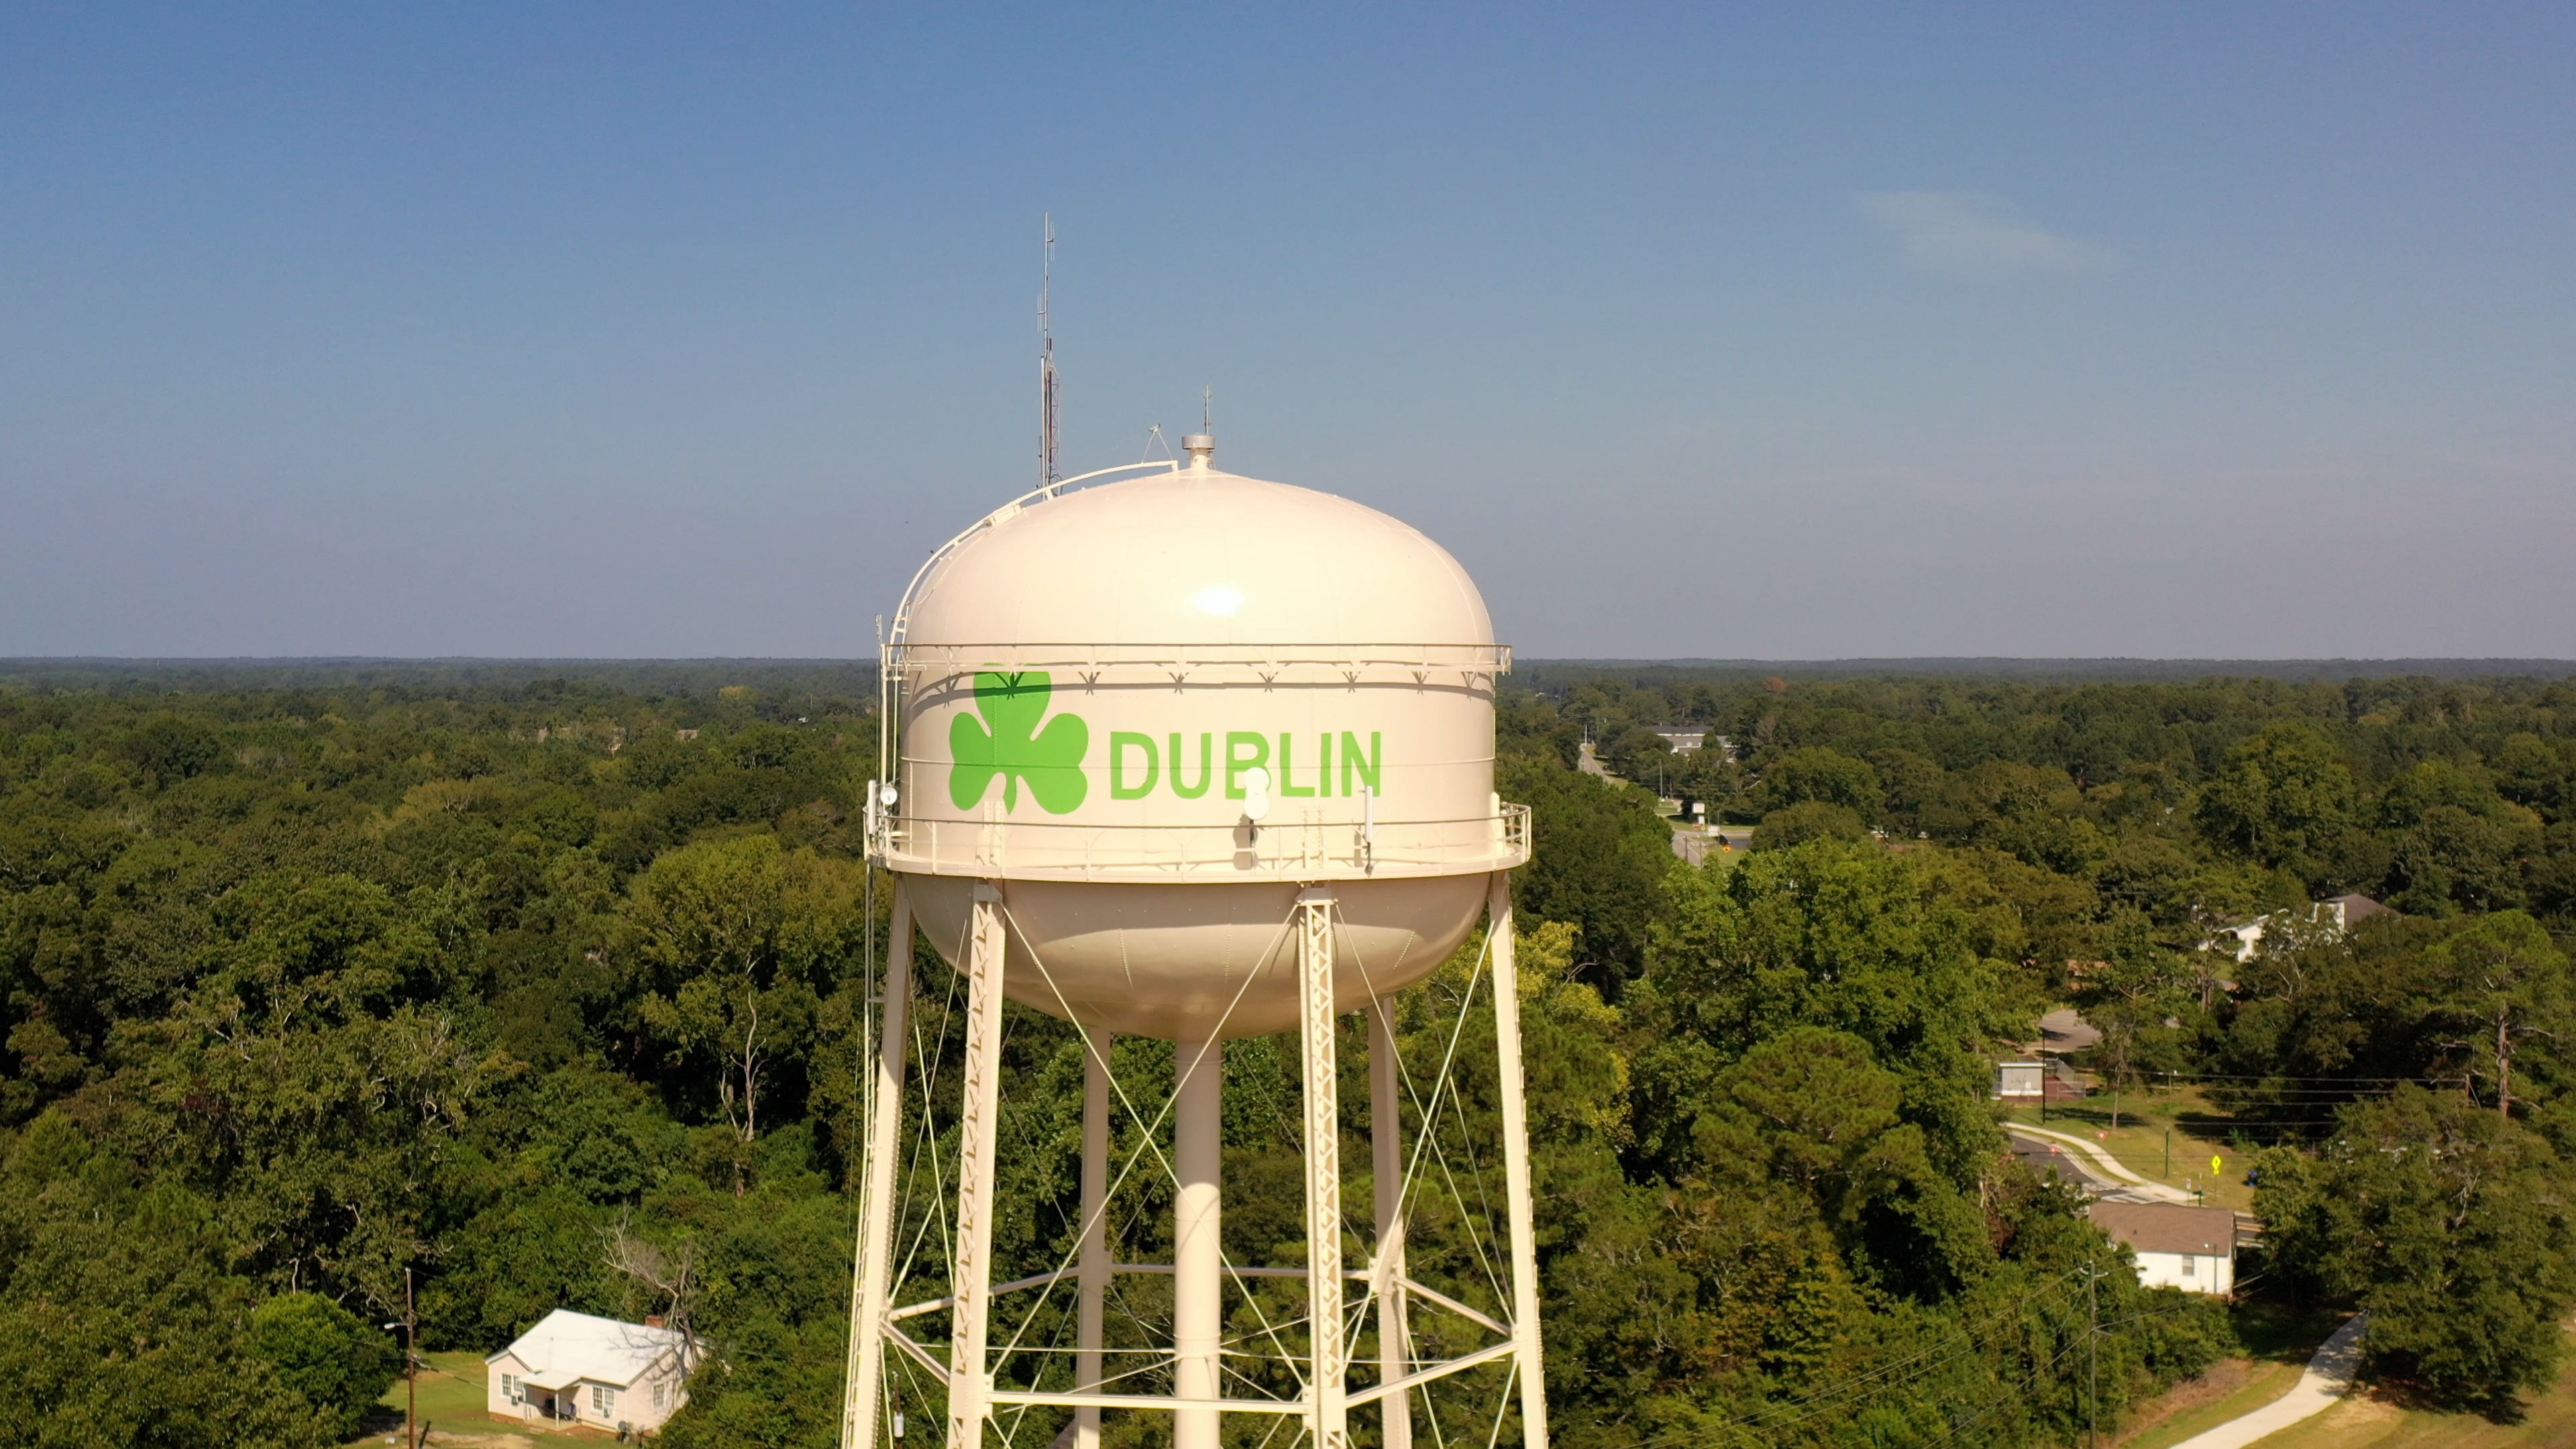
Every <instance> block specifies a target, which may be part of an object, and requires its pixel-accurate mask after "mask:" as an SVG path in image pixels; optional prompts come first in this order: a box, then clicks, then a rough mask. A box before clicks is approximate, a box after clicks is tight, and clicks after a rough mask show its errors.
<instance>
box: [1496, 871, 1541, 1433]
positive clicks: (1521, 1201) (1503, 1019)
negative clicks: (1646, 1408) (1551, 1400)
mask: <svg viewBox="0 0 2576 1449" xmlns="http://www.w3.org/2000/svg"><path fill="white" fill-rule="evenodd" d="M1485 918H1486V926H1487V931H1488V935H1487V938H1486V939H1487V942H1488V949H1489V950H1490V951H1491V952H1492V955H1493V962H1494V1056H1495V1065H1496V1069H1497V1070H1496V1075H1497V1077H1498V1078H1499V1081H1498V1082H1497V1085H1498V1086H1499V1087H1500V1088H1501V1092H1502V1098H1503V1103H1502V1106H1503V1196H1504V1198H1505V1200H1506V1201H1507V1203H1508V1205H1509V1209H1510V1216H1511V1233H1512V1363H1513V1367H1514V1368H1515V1369H1516V1370H1517V1371H1518V1373H1519V1378H1520V1385H1521V1443H1522V1445H1523V1446H1524V1449H1547V1375H1546V1373H1545V1371H1544V1369H1543V1367H1542V1364H1541V1361H1540V1356H1539V1341H1538V1233H1537V1230H1536V1227H1535V1226H1534V1225H1533V1224H1532V1222H1531V1220H1530V1171H1529V1109H1528V1107H1527V1106H1526V1104H1525V1103H1524V1102H1523V1100H1522V1096H1521V1092H1522V1086H1521V984H1520V970H1519V967H1518V966H1517V964H1516V963H1515V962H1514V960H1513V955H1512V878H1511V873H1510V872H1508V871H1499V870H1498V871H1496V872H1494V876H1493V884H1492V886H1491V887H1490V888H1489V889H1488V891H1487V893H1486V896H1485Z"/></svg>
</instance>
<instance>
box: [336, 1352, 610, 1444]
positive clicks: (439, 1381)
mask: <svg viewBox="0 0 2576 1449" xmlns="http://www.w3.org/2000/svg"><path fill="white" fill-rule="evenodd" d="M421 1357H422V1358H424V1359H426V1360H428V1367H426V1368H424V1369H422V1370H421V1373H420V1417H421V1418H422V1419H423V1420H425V1421H427V1423H428V1425H429V1442H430V1444H431V1445H433V1446H437V1445H452V1446H455V1449H468V1446H478V1449H537V1446H548V1449H561V1446H566V1445H572V1444H582V1445H587V1446H590V1449H598V1446H599V1445H601V1444H603V1443H613V1442H615V1440H616V1437H617V1436H616V1435H614V1434H612V1433H609V1432H608V1431H607V1430H605V1429H575V1428H572V1427H570V1426H568V1425H547V1424H546V1423H545V1422H544V1421H543V1420H540V1421H538V1423H536V1424H522V1423H519V1422H517V1421H515V1420H507V1421H505V1420H501V1419H495V1418H493V1417H492V1416H491V1415H490V1414H489V1413H487V1412H485V1410H484V1407H483V1404H484V1397H483V1396H484V1379H483V1357H482V1355H480V1354H476V1353H425V1354H422V1355H421ZM376 1402H377V1403H378V1404H379V1405H380V1406H381V1407H380V1408H379V1409H378V1411H377V1412H376V1413H375V1414H374V1415H373V1416H372V1417H370V1418H369V1420H368V1421H367V1434H366V1436H365V1437H364V1438H360V1439H353V1440H351V1441H350V1449H359V1446H369V1449H375V1446H381V1445H384V1444H386V1443H392V1444H396V1445H399V1444H401V1443H402V1427H403V1417H402V1416H403V1386H402V1383H401V1381H400V1380H396V1381H395V1383H394V1386H393V1388H391V1389H390V1390H388V1391H387V1392H386V1394H385V1396H384V1397H383V1398H381V1399H379V1400H377V1401H376Z"/></svg>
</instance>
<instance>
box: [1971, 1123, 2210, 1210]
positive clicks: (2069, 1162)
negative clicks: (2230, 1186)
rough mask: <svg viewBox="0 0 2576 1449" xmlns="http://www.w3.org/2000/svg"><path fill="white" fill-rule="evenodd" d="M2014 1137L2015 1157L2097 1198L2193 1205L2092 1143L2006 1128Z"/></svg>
mask: <svg viewBox="0 0 2576 1449" xmlns="http://www.w3.org/2000/svg"><path fill="white" fill-rule="evenodd" d="M2004 1132H2005V1133H2006V1134H2007V1135H2008V1136H2010V1137H2011V1139H2012V1144H2013V1155H2014V1156H2016V1157H2019V1158H2020V1159H2021V1160H2023V1161H2024V1162H2027V1163H2030V1164H2031V1165H2032V1166H2034V1167H2038V1168H2040V1169H2041V1170H2042V1171H2047V1172H2054V1173H2056V1174H2058V1175H2059V1176H2061V1177H2065V1178H2068V1179H2070V1180H2072V1181H2073V1182H2075V1183H2076V1185H2078V1186H2080V1187H2082V1188H2084V1189H2085V1190H2086V1191H2088V1192H2091V1193H2092V1194H2093V1195H2094V1196H2095V1197H2103V1198H2109V1199H2111V1200H2112V1201H2113V1202H2190V1201H2191V1200H2192V1196H2191V1194H2190V1193H2187V1192H2185V1191H2183V1190H2182V1189H2181V1188H2178V1187H2168V1186H2166V1185H2165V1184H2163V1183H2161V1182H2150V1181H2149V1180H2147V1179H2146V1178H2143V1177H2140V1176H2139V1175H2138V1174H2136V1173H2134V1172H2131V1171H2130V1170H2129V1169H2127V1168H2125V1167H2123V1166H2121V1165H2120V1162H2119V1159H2117V1158H2115V1157H2113V1156H2112V1155H2111V1154H2110V1153H2108V1152H2106V1151H2104V1150H2103V1149H2102V1148H2100V1147H2098V1146H2095V1145H2094V1144H2093V1143H2090V1142H2087V1141H2085V1140H2084V1139H2082V1138H2080V1137H2077V1136H2075V1135H2074V1134H2073V1133H2062V1134H2061V1133H2057V1132H2052V1131H2050V1130H2049V1129H2048V1128H2045V1127H2031V1126H2026V1125H2024V1124H2022V1123H2018V1122H2007V1123H2005V1124H2004Z"/></svg>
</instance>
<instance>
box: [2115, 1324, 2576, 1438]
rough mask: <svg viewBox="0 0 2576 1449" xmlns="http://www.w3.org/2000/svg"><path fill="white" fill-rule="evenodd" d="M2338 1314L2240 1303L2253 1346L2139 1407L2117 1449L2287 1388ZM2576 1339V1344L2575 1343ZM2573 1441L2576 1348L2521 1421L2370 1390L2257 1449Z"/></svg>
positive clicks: (2209, 1420)
mask: <svg viewBox="0 0 2576 1449" xmlns="http://www.w3.org/2000/svg"><path fill="white" fill-rule="evenodd" d="M2340 1321H2341V1320H2340V1318H2339V1317H2338V1316H2336V1315H2331V1314H2304V1315H2303V1314H2297V1313H2293V1312H2289V1311H2286V1310H2282V1309H2278V1308H2271V1307H2267V1306H2265V1305H2260V1304H2256V1305H2249V1306H2247V1307H2245V1308H2242V1309H2240V1310H2238V1313H2237V1320H2236V1331H2237V1334H2238V1336H2239V1337H2241V1338H2243V1339H2245V1340H2246V1344H2247V1347H2248V1348H2249V1349H2251V1350H2252V1353H2251V1355H2250V1356H2249V1357H2246V1358H2233V1359H2228V1360H2226V1361H2224V1362H2222V1363H2218V1364H2214V1365H2212V1366H2211V1368H2210V1370H2209V1372H2208V1373H2206V1374H2203V1375H2201V1376H2200V1377H2199V1378H2197V1379H2193V1380H2191V1381H2190V1382H2188V1383H2184V1384H2178V1385H2176V1386H2175V1387H2174V1388H2173V1390H2172V1391H2171V1392H2169V1393H2167V1394H2165V1395H2164V1396H2163V1397H2162V1398H2160V1399H2157V1400H2156V1401H2154V1402H2153V1403H2150V1404H2147V1405H2144V1406H2142V1408H2141V1409H2140V1411H2139V1412H2138V1413H2137V1414H2135V1415H2133V1416H2132V1417H2131V1419H2130V1423H2129V1425H2127V1426H2125V1427H2124V1430H2123V1433H2122V1434H2121V1437H2120V1438H2119V1439H2118V1440H2117V1441H2116V1442H2117V1443H2118V1444H2119V1446H2120V1449H2168V1446H2170V1445H2174V1444H2179V1443H2181V1442H2182V1441H2184V1440H2186V1439H2188V1438H2190V1437H2191V1436H2193V1435H2194V1434H2198V1433H2200V1432H2201V1431H2202V1430H2204V1429H2212V1428H2216V1427H2217V1426H2218V1425H2220V1424H2223V1423H2226V1422H2227V1421H2228V1420H2230V1419H2233V1418H2236V1417H2237V1416H2239V1415H2241V1414H2246V1413H2250V1412H2252V1411H2253V1410H2255V1409H2259V1408H2261V1407H2262V1406H2263V1405H2265V1404H2268V1403H2270V1402H2272V1401H2273V1400H2274V1399H2277V1398H2279V1397H2280V1396H2281V1395H2283V1394H2286V1393H2288V1392H2289V1391H2290V1386H2291V1385H2292V1384H2295V1383H2297V1382H2298V1381H2299V1372H2300V1370H2301V1369H2302V1368H2303V1367H2304V1366H2305V1365H2306V1363H2307V1360H2308V1356H2309V1355H2310V1354H2311V1353H2314V1352H2315V1351H2316V1346H2317V1345H2318V1344H2320V1343H2323V1342H2324V1341H2325V1338H2326V1335H2327V1334H2328V1333H2330V1332H2332V1331H2333V1329H2334V1328H2335V1326H2336V1325H2337V1324H2338V1323H2339V1322H2340ZM2571 1348H2576V1345H2571ZM2565 1446H2576V1353H2571V1354H2570V1355H2569V1359H2568V1364H2567V1368H2566V1370H2565V1371H2564V1372H2562V1373H2561V1374H2560V1375H2559V1377H2558V1382H2557V1383H2556V1384H2555V1385H2554V1386H2552V1388H2551V1389H2550V1391H2549V1392H2548V1393H2546V1394H2542V1395H2540V1396H2539V1397H2537V1398H2535V1399H2533V1400H2532V1401H2531V1402H2530V1404H2529V1405H2527V1406H2526V1411H2525V1413H2524V1415H2523V1417H2522V1420H2521V1421H2520V1422H2519V1423H2513V1424H2497V1423H2491V1422H2489V1421H2488V1420H2486V1419H2484V1418H2481V1417H2480V1416H2478V1415H2476V1414H2446V1413H2440V1412H2437V1411H2434V1410H2430V1409H2411V1408H2403V1407H2400V1406H2399V1405H2398V1404H2396V1403H2393V1402H2391V1401H2389V1400H2387V1399H2384V1398H2381V1397H2377V1396H2375V1395H2372V1394H2369V1393H2367V1392H2363V1393H2358V1394H2355V1395H2354V1396H2353V1397H2351V1398H2349V1399H2346V1400H2344V1401H2343V1402H2342V1403H2340V1404H2337V1405H2335V1406H2334V1407H2333V1408H2330V1409H2328V1410H2326V1411H2325V1412H2324V1413H2322V1414H2319V1415H2317V1416H2316V1417H2314V1418H2312V1419H2309V1420H2308V1421H2307V1422H2305V1423H2301V1424H2294V1425H2292V1426H2290V1427H2289V1428H2287V1429H2284V1430H2282V1431H2281V1432H2279V1433H2277V1434H2274V1435H2271V1436H2270V1437H2268V1438H2264V1439H2261V1440H2258V1441H2256V1444H2255V1449H2565Z"/></svg>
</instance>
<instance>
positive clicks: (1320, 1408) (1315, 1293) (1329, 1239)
mask: <svg viewBox="0 0 2576 1449" xmlns="http://www.w3.org/2000/svg"><path fill="white" fill-rule="evenodd" d="M1297 987H1298V1013H1297V1015H1298V1025H1299V1028H1300V1032H1301V1034H1302V1036H1303V1037H1304V1046H1305V1051H1304V1053H1303V1058H1302V1059H1303V1062H1304V1068H1305V1070H1304V1075H1305V1078H1306V1133H1305V1137H1306V1142H1305V1145H1306V1294H1307V1298H1306V1302H1307V1311H1308V1315H1309V1321H1308V1324H1307V1327H1308V1329H1309V1331H1310V1334H1311V1337H1312V1342H1313V1344H1314V1361H1313V1363H1312V1364H1311V1365H1309V1367H1308V1371H1307V1390H1306V1392H1307V1394H1308V1395H1309V1397H1310V1399H1311V1401H1312V1404H1313V1408H1312V1410H1311V1414H1312V1418H1311V1420H1310V1423H1309V1432H1310V1433H1311V1434H1312V1435H1313V1436H1314V1444H1315V1449H1344V1446H1345V1445H1347V1444H1349V1442H1350V1410H1349V1408H1348V1407H1347V1406H1346V1405H1345V1404H1344V1403H1343V1402H1342V1401H1343V1399H1344V1397H1345V1396H1346V1395H1347V1394H1348V1393H1349V1382H1350V1372H1349V1371H1350V1361H1351V1359H1350V1347H1349V1344H1348V1342H1347V1341H1346V1338H1345V1335H1344V1333H1343V1324H1342V1108H1341V1067H1340V1064H1339V1062H1338V1060H1337V1058H1336V1052H1335V1042H1334V1039H1333V1033H1334V1027H1335V1026H1336V1025H1337V1024H1338V1021H1337V1016H1336V1013H1335V1012H1334V1009H1333V893H1332V892H1331V891H1330V890H1328V889H1325V888H1322V887H1316V888H1314V889H1310V890H1307V891H1304V892H1302V893H1300V894H1299V895H1298V897H1297Z"/></svg>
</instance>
